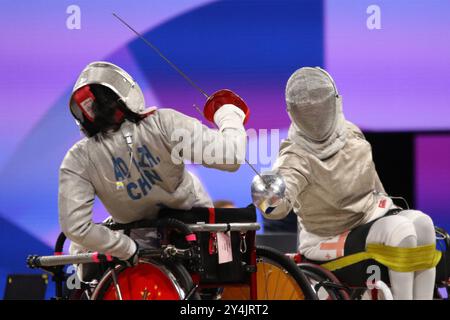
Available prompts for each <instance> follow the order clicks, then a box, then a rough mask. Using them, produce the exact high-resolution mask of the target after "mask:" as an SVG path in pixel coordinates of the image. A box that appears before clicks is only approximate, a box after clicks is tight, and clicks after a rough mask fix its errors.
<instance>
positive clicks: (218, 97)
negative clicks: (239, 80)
mask: <svg viewBox="0 0 450 320" xmlns="http://www.w3.org/2000/svg"><path fill="white" fill-rule="evenodd" d="M225 104H233V105H235V106H236V107H238V108H239V109H241V110H242V111H244V113H245V119H244V124H245V123H246V122H247V120H248V117H249V116H250V109H249V107H248V106H247V104H246V103H245V101H244V100H243V99H242V98H241V97H240V96H238V95H237V94H236V93H234V92H233V91H231V90H228V89H222V90H219V91H216V92H214V93H213V94H212V95H210V96H209V97H208V100H206V103H205V107H204V108H203V114H204V115H205V118H206V119H207V120H209V121H211V122H214V113H216V111H217V110H218V109H219V108H220V107H221V106H223V105H225Z"/></svg>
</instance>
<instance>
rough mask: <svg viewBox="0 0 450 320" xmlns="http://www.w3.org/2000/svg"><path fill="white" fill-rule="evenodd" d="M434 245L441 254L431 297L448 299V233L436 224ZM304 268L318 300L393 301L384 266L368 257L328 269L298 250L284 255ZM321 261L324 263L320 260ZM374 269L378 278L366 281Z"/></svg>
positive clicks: (449, 281)
mask: <svg viewBox="0 0 450 320" xmlns="http://www.w3.org/2000/svg"><path fill="white" fill-rule="evenodd" d="M435 231H436V248H437V249H438V250H439V251H441V253H442V256H441V259H440V260H439V263H438V265H437V266H436V281H435V292H434V299H443V300H448V299H449V294H450V235H449V234H448V233H447V232H446V231H445V230H444V229H442V228H439V227H435ZM287 256H288V257H289V258H290V259H291V260H292V261H294V262H295V263H296V264H297V266H298V267H299V268H300V269H301V270H302V271H303V273H304V275H305V276H306V277H307V279H308V282H309V283H310V285H311V286H312V287H313V289H314V292H315V293H316V295H317V297H318V298H319V299H321V300H379V299H382V300H392V299H393V297H392V292H391V290H390V288H389V274H388V269H387V267H386V266H384V265H382V264H380V263H378V262H377V261H375V260H372V259H369V260H365V261H361V262H358V263H356V264H352V265H349V266H346V267H343V268H341V269H338V270H334V271H330V270H328V269H326V268H325V267H323V266H322V265H321V263H320V262H317V261H310V260H308V259H306V258H305V257H303V256H302V255H301V254H299V253H293V254H287ZM322 263H324V262H322ZM374 267H375V268H377V269H378V271H379V276H380V278H379V279H377V280H376V281H370V282H367V280H368V277H369V276H370V273H368V270H369V269H371V268H372V270H374V269H373V268H374Z"/></svg>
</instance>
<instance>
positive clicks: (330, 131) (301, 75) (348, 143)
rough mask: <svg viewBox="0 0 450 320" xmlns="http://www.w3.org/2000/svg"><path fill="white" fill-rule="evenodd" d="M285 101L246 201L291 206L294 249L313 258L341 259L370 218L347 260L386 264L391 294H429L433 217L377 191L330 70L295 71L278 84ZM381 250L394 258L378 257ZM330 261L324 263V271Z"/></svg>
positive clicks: (281, 208)
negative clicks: (284, 134) (275, 144)
mask: <svg viewBox="0 0 450 320" xmlns="http://www.w3.org/2000/svg"><path fill="white" fill-rule="evenodd" d="M286 104H287V112H288V114H289V117H290V119H291V126H290V128H289V132H288V138H287V139H286V140H285V141H283V143H282V144H281V147H280V151H279V155H278V158H277V161H276V163H275V164H274V166H273V168H272V171H270V172H266V173H263V174H262V179H261V178H260V177H259V176H256V177H255V179H254V181H253V184H252V197H253V201H254V203H255V204H256V205H257V206H258V207H259V208H260V209H261V210H262V212H263V214H264V216H265V217H266V218H267V219H282V218H284V217H285V216H286V215H287V214H288V213H289V212H290V211H291V210H294V212H295V213H296V214H297V216H298V224H299V227H300V228H299V229H300V232H299V248H298V250H299V252H300V253H301V254H303V255H304V256H305V257H306V258H308V259H311V260H316V261H323V262H326V261H330V260H336V259H338V258H342V257H344V256H345V255H347V254H348V253H346V252H345V250H344V249H345V246H346V245H347V244H349V243H348V242H347V239H350V238H351V237H348V235H349V233H351V231H352V230H354V229H355V228H357V227H360V226H364V225H366V224H369V223H373V224H372V225H371V226H370V230H369V231H368V234H367V235H366V238H365V239H359V240H358V241H361V242H365V244H364V243H363V248H364V245H365V246H366V248H365V250H366V252H365V253H360V254H359V255H355V256H354V258H361V257H363V256H366V257H367V256H369V255H373V256H374V257H376V258H377V259H378V260H380V261H383V263H387V265H386V266H387V267H388V268H389V278H390V282H391V287H392V291H393V295H394V298H396V299H431V298H432V297H433V289H434V284H435V282H434V278H435V265H436V264H437V260H438V259H437V258H438V256H439V253H437V252H436V249H435V231H434V226H433V221H432V220H431V218H430V217H429V216H427V215H426V214H424V213H422V212H420V211H416V210H400V209H399V208H398V207H396V206H395V205H394V204H393V202H392V200H391V198H390V197H389V196H388V195H387V194H386V193H385V190H384V188H383V185H382V183H381V181H380V179H379V177H378V174H377V171H376V169H375V165H374V163H373V160H372V150H371V146H370V144H369V143H368V142H367V141H366V140H365V138H364V135H363V134H362V132H361V130H360V129H359V128H358V127H357V126H356V125H354V124H353V123H351V122H349V121H347V120H346V119H345V118H344V114H343V112H342V98H341V96H340V95H339V94H338V91H337V89H336V85H335V83H334V81H333V79H332V78H331V76H330V75H329V74H328V73H327V72H326V71H325V70H323V69H321V68H311V67H304V68H301V69H299V70H297V71H295V72H294V73H293V74H292V75H291V77H290V78H289V80H288V82H287V85H286ZM362 112H363V111H362ZM392 209H396V211H397V212H396V214H391V213H392V212H393V211H392ZM349 241H354V240H349ZM350 245H352V244H351V243H350ZM389 254H390V255H391V256H394V257H395V259H389V258H388V259H384V258H385V256H386V255H389ZM400 256H402V257H404V258H403V259H400V258H399V257H400ZM390 260H392V261H390ZM336 261H338V260H336ZM341 261H345V260H341ZM347 261H350V260H349V259H347ZM336 266H337V264H336V263H334V265H333V264H329V267H330V270H333V268H336ZM414 266H415V267H414Z"/></svg>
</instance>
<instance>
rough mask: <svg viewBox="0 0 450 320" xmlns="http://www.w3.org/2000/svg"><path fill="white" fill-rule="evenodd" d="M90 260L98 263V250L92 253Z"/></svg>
mask: <svg viewBox="0 0 450 320" xmlns="http://www.w3.org/2000/svg"><path fill="white" fill-rule="evenodd" d="M92 261H94V262H95V263H100V259H99V258H98V252H94V253H93V255H92Z"/></svg>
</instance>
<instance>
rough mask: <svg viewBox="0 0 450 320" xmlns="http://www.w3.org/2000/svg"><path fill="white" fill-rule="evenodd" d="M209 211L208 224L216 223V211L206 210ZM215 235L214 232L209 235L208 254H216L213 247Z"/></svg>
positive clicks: (212, 209)
mask: <svg viewBox="0 0 450 320" xmlns="http://www.w3.org/2000/svg"><path fill="white" fill-rule="evenodd" d="M208 211H209V221H208V222H209V223H216V209H214V208H208ZM216 236H217V235H216V234H215V233H214V232H210V233H209V246H208V248H209V254H214V253H215V252H216V248H215V247H214V243H215V242H216Z"/></svg>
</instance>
